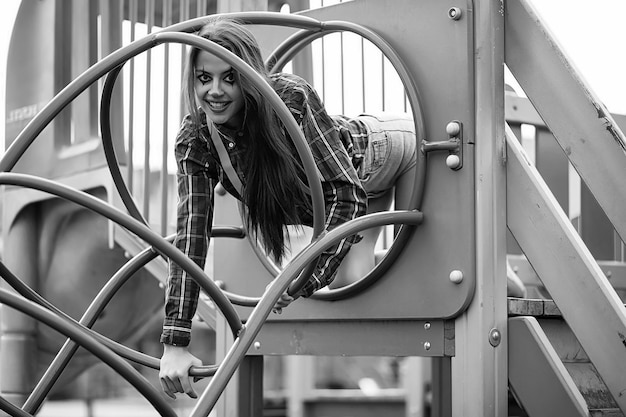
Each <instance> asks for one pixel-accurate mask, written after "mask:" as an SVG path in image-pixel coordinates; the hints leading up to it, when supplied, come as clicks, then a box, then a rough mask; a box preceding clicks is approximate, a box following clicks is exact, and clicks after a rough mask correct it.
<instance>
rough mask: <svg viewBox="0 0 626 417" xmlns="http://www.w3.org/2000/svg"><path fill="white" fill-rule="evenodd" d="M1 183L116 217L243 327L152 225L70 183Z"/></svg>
mask: <svg viewBox="0 0 626 417" xmlns="http://www.w3.org/2000/svg"><path fill="white" fill-rule="evenodd" d="M0 184H5V185H17V186H22V187H28V188H34V189H37V190H40V191H44V192H47V193H50V194H54V195H56V196H58V197H62V198H65V199H66V200H70V201H73V202H75V203H77V204H79V205H81V206H83V207H87V208H89V209H90V210H92V211H94V212H96V213H98V214H101V215H103V216H105V217H107V218H108V219H110V220H113V221H114V222H116V223H117V224H119V225H122V226H124V227H125V228H126V229H128V230H130V231H131V232H133V233H135V234H136V235H137V236H139V237H140V238H142V239H143V240H145V241H146V242H148V243H149V244H150V245H152V246H154V247H155V250H158V251H160V252H161V253H164V254H165V255H167V256H168V257H169V258H170V259H172V261H173V262H176V263H177V264H179V265H180V266H181V267H182V268H183V269H184V270H185V271H187V272H188V273H189V274H190V275H191V276H192V277H193V278H194V279H195V280H196V281H197V282H198V284H199V285H200V287H202V289H204V290H205V291H206V293H207V294H208V295H209V297H211V298H212V299H213V301H214V302H215V304H216V305H217V307H218V308H219V309H220V310H221V312H222V314H223V315H224V317H225V319H226V321H227V322H228V324H229V326H230V328H231V330H232V331H233V334H234V335H236V334H237V333H238V332H239V330H240V329H241V328H242V324H241V319H240V318H239V315H238V314H237V312H236V311H235V308H234V307H233V305H232V304H231V303H230V301H229V300H228V298H226V296H225V295H224V293H223V292H222V291H221V290H220V289H219V288H218V287H217V285H216V284H215V283H214V282H213V280H211V279H210V278H209V277H207V275H206V274H205V273H204V271H203V270H202V268H200V267H199V266H198V265H197V264H196V263H195V262H193V261H192V260H191V259H189V258H188V257H187V256H185V254H183V253H182V252H181V251H180V250H178V249H177V248H176V247H174V246H173V245H171V244H170V243H168V242H167V241H166V240H165V239H164V238H163V237H161V236H160V235H158V234H157V233H155V232H154V231H152V230H151V229H150V228H149V227H147V226H146V225H144V224H143V223H141V222H139V221H138V220H136V219H133V218H132V217H130V216H129V215H127V214H125V213H122V212H121V211H119V210H118V209H116V208H114V207H111V206H109V205H108V204H106V203H105V202H103V201H101V200H99V199H97V198H95V197H93V196H91V195H89V194H87V193H84V192H81V191H77V190H74V189H72V188H69V187H67V186H64V185H61V184H58V183H55V182H53V181H50V180H46V179H43V178H37V177H33V176H32V175H26V174H13V173H0Z"/></svg>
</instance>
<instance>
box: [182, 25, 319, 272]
mask: <svg viewBox="0 0 626 417" xmlns="http://www.w3.org/2000/svg"><path fill="white" fill-rule="evenodd" d="M197 34H198V35H199V36H202V37H203V38H205V39H208V40H210V41H213V42H215V43H216V44H218V45H220V46H222V47H224V48H225V49H227V50H229V51H230V52H232V53H233V54H235V55H237V56H238V57H239V58H241V59H242V60H243V61H244V62H246V63H247V64H248V65H250V66H251V67H252V68H253V69H254V70H256V71H257V72H258V73H259V74H261V75H262V76H263V77H264V78H265V79H266V80H267V81H268V82H269V77H268V72H267V70H266V68H265V64H264V62H263V58H262V55H261V50H260V48H259V45H258V43H257V41H256V39H255V38H254V36H253V35H252V33H250V31H248V30H247V29H246V28H245V26H244V25H243V24H242V23H241V22H239V21H236V20H234V19H231V18H226V17H211V18H210V20H208V21H207V23H205V24H204V26H203V27H202V28H201V29H200V31H199V32H198V33H197ZM199 52H200V49H198V48H191V49H190V51H189V54H188V56H187V65H186V69H185V80H186V82H185V83H184V85H183V89H184V96H185V100H186V102H187V106H188V109H189V112H190V114H191V117H192V120H194V122H195V125H196V126H198V128H199V127H200V125H201V122H202V120H201V116H202V114H201V112H200V110H199V108H198V103H197V102H196V95H195V91H194V81H195V80H194V64H195V61H196V58H197V56H198V53H199ZM235 77H236V78H235V79H236V82H237V85H239V88H241V91H242V94H243V97H244V108H243V112H244V114H243V116H244V117H243V120H244V122H243V123H244V126H243V127H242V128H243V130H244V137H247V138H248V139H249V141H248V146H249V147H248V149H249V152H248V154H247V156H246V165H247V171H246V172H245V179H246V181H245V182H246V184H245V185H244V188H243V191H242V194H243V195H242V196H241V197H242V199H243V202H244V203H245V204H244V205H245V207H244V212H245V215H244V217H245V219H244V223H245V225H246V228H247V229H248V231H249V232H251V234H252V235H253V236H254V237H259V235H260V237H261V241H262V243H263V245H264V247H265V249H266V251H267V252H268V254H270V255H272V256H273V257H274V260H276V261H280V260H281V259H282V257H283V256H284V254H285V245H284V243H285V242H284V236H285V230H286V226H287V225H300V224H302V221H301V218H300V214H299V212H300V210H302V209H303V208H310V201H309V197H308V196H307V195H306V193H305V191H304V190H303V183H302V180H301V177H302V176H303V175H304V170H303V168H302V164H301V163H300V162H299V161H298V160H297V159H296V158H295V157H294V154H293V153H292V149H294V148H293V145H292V144H291V143H290V140H291V139H290V138H289V137H288V136H287V135H286V133H285V129H284V126H283V124H282V122H281V121H280V120H279V118H278V116H277V115H276V113H275V112H274V110H273V109H272V108H271V106H269V105H268V100H266V99H265V98H264V97H263V95H262V94H261V93H260V91H259V90H258V89H257V88H256V87H255V86H254V85H253V84H252V83H251V82H250V80H248V79H246V77H243V76H241V74H239V73H238V72H237V71H235ZM198 133H199V132H198Z"/></svg>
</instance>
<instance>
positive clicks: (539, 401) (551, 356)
mask: <svg viewBox="0 0 626 417" xmlns="http://www.w3.org/2000/svg"><path fill="white" fill-rule="evenodd" d="M509 384H510V386H511V389H512V390H513V392H514V394H515V396H516V397H517V399H518V401H520V402H521V405H522V406H523V407H524V410H525V411H526V412H527V413H528V415H530V416H533V417H541V416H546V417H552V416H587V415H589V411H588V410H587V404H586V403H585V400H584V399H583V397H582V395H581V394H580V392H579V391H578V389H577V388H576V385H575V384H574V381H573V380H572V377H571V376H570V375H569V374H568V373H567V370H566V369H565V366H564V365H563V363H561V360H560V359H559V357H558V355H557V353H556V352H555V350H554V348H553V347H552V345H551V344H550V341H549V340H548V337H547V336H546V335H545V333H544V332H543V330H542V329H541V326H539V323H538V322H537V320H536V319H535V318H534V317H515V318H512V319H509Z"/></svg>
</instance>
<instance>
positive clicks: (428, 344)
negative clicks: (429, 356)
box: [424, 342, 430, 350]
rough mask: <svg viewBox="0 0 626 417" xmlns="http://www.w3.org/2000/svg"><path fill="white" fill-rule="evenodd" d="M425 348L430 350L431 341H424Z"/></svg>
mask: <svg viewBox="0 0 626 417" xmlns="http://www.w3.org/2000/svg"><path fill="white" fill-rule="evenodd" d="M424 350H430V342H424Z"/></svg>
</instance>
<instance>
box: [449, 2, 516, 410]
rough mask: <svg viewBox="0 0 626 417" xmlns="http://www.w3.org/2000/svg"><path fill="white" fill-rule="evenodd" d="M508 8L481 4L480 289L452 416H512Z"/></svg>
mask: <svg viewBox="0 0 626 417" xmlns="http://www.w3.org/2000/svg"><path fill="white" fill-rule="evenodd" d="M504 5H505V3H504V2H503V1H493V0H477V1H475V2H474V10H473V13H472V16H468V18H473V19H474V28H475V37H476V38H475V51H474V57H475V61H474V70H475V76H474V80H475V83H474V86H475V110H474V112H475V120H476V135H475V137H476V143H475V155H476V161H475V167H476V168H475V169H476V172H475V178H476V181H475V183H476V190H475V212H476V218H475V227H476V246H475V248H476V249H475V250H476V254H475V256H476V290H475V294H474V298H473V300H472V302H471V304H470V306H469V308H468V309H467V311H466V312H465V314H463V315H462V316H460V317H459V318H458V319H457V320H456V325H455V329H456V334H455V340H456V356H455V357H453V358H452V381H451V385H452V415H453V416H466V417H470V416H476V417H487V416H493V417H496V416H504V415H507V389H508V388H507V329H506V324H507V310H506V176H505V175H506V170H505V149H506V146H505V133H504Z"/></svg>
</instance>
